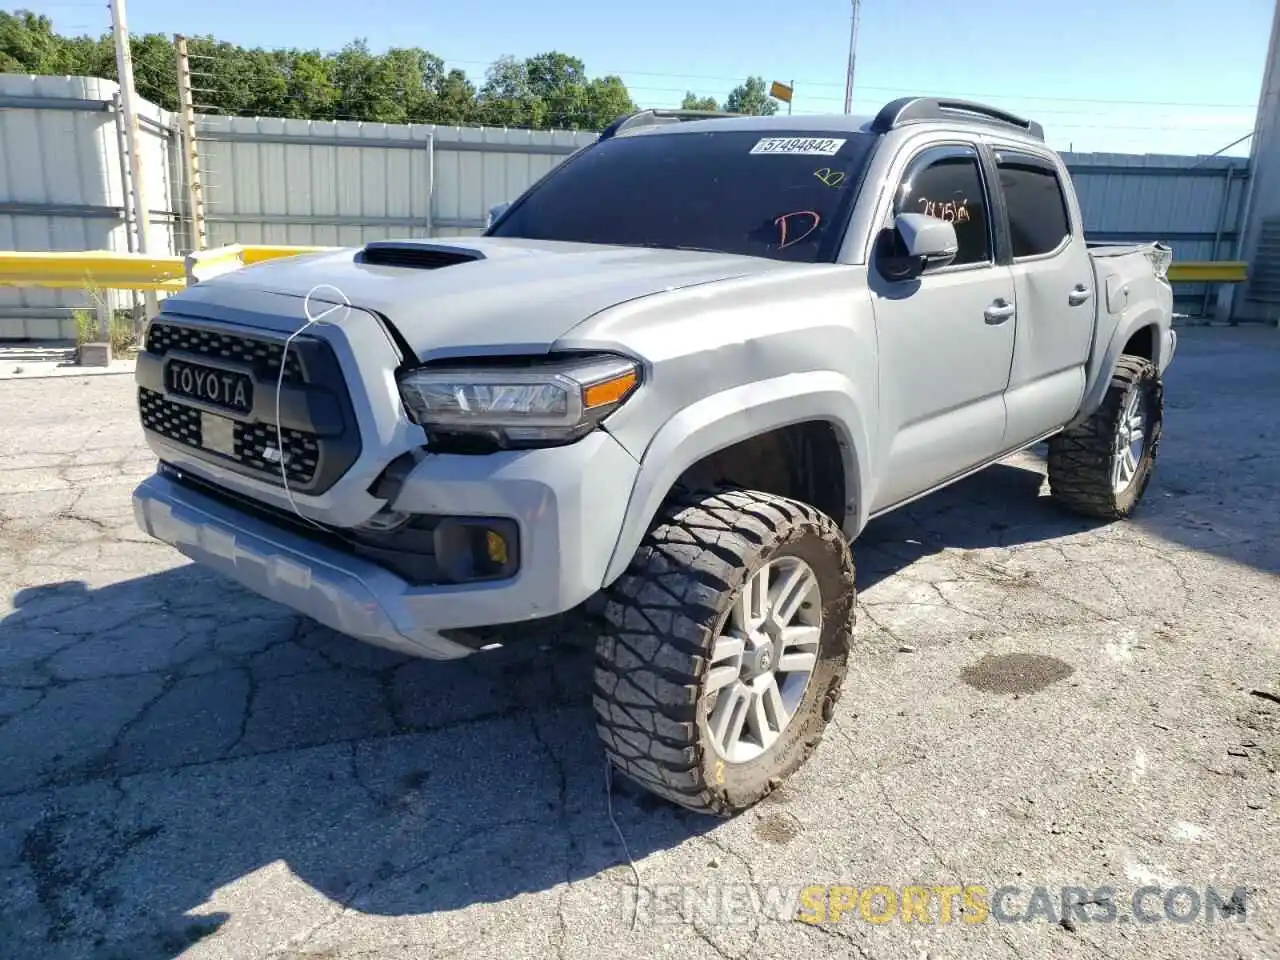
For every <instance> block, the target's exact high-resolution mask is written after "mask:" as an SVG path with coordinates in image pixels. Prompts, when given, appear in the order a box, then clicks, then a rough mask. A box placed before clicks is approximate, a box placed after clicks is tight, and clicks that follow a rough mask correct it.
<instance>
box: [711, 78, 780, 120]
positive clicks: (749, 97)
mask: <svg viewBox="0 0 1280 960" xmlns="http://www.w3.org/2000/svg"><path fill="white" fill-rule="evenodd" d="M724 108H725V110H727V111H728V112H729V113H745V114H749V115H751V116H759V117H771V116H773V115H774V114H775V113H777V112H778V101H776V100H774V99H773V98H772V97H770V96H769V92H768V88H767V87H765V85H764V78H763V77H747V80H746V82H745V83H743V84H741V85H740V86H737V87H734V88H733V90H731V91H730V92H729V96H728V98H726V99H725V102H724Z"/></svg>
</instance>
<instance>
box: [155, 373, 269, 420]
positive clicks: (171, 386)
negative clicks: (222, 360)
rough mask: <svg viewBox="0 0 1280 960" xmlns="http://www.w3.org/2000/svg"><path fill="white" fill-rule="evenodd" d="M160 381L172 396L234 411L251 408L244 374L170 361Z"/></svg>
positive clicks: (250, 388) (250, 385)
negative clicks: (163, 381) (162, 380)
mask: <svg viewBox="0 0 1280 960" xmlns="http://www.w3.org/2000/svg"><path fill="white" fill-rule="evenodd" d="M164 380H165V387H166V388H167V389H168V391H169V393H170V394H172V395H174V396H177V397H186V398H187V399H189V400H198V401H200V402H201V403H207V404H209V405H210V406H213V407H219V408H221V409H223V410H231V411H234V412H236V413H249V412H250V411H251V410H253V381H252V380H251V379H250V378H249V376H248V375H247V374H243V373H236V372H234V371H230V370H215V369H213V368H212V367H202V366H199V365H197V364H194V363H186V362H185V361H182V360H170V361H169V363H168V365H167V366H166V367H165V377H164Z"/></svg>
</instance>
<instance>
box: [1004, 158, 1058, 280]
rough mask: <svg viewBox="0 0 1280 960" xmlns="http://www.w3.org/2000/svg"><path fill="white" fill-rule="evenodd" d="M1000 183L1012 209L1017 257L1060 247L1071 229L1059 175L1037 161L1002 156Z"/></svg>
mask: <svg viewBox="0 0 1280 960" xmlns="http://www.w3.org/2000/svg"><path fill="white" fill-rule="evenodd" d="M997 166H998V167H999V170H1000V186H1001V188H1002V189H1003V190H1004V199H1005V206H1006V207H1008V210H1009V235H1010V239H1011V240H1012V241H1013V256H1014V259H1018V258H1019V257H1036V256H1039V255H1041V254H1044V253H1050V252H1051V251H1053V250H1056V249H1057V248H1058V247H1059V246H1060V245H1061V244H1062V241H1063V240H1065V239H1066V238H1067V237H1068V236H1069V235H1070V233H1071V220H1070V218H1069V217H1068V215H1067V198H1066V197H1065V196H1064V195H1063V192H1062V184H1061V183H1060V182H1059V180H1058V175H1057V173H1055V172H1054V171H1053V170H1051V169H1049V168H1048V167H1045V166H1041V165H1040V164H1038V163H1035V162H1021V161H1019V160H1017V159H1013V158H1009V157H1007V156H1002V157H999V158H998V160H997Z"/></svg>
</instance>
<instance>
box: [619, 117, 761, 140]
mask: <svg viewBox="0 0 1280 960" xmlns="http://www.w3.org/2000/svg"><path fill="white" fill-rule="evenodd" d="M737 116H740V114H737V113H724V112H722V111H719V110H638V111H636V112H635V113H629V114H626V115H625V116H621V117H619V118H618V119H617V120H615V121H613V123H611V124H609V126H607V127H605V128H604V130H602V131H601V132H600V139H601V140H608V139H609V138H610V137H616V136H617V135H618V134H619V133H621V132H622V131H623V130H630V129H632V128H633V127H652V126H657V125H659V124H665V123H683V122H685V121H688V120H716V119H719V118H723V117H737Z"/></svg>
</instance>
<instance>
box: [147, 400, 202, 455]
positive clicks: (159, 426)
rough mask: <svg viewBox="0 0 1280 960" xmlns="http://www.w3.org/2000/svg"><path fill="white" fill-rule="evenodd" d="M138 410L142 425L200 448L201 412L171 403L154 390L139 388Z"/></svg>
mask: <svg viewBox="0 0 1280 960" xmlns="http://www.w3.org/2000/svg"><path fill="white" fill-rule="evenodd" d="M138 409H139V411H141V413H142V425H143V426H144V427H145V428H146V429H148V430H154V431H155V432H156V433H158V434H160V435H161V436H164V437H168V438H169V439H170V440H173V441H175V442H177V443H185V444H186V445H187V446H189V447H198V446H200V411H199V410H193V409H192V408H191V407H184V406H182V404H180V403H170V402H169V401H168V400H166V399H165V398H164V397H163V396H161V395H160V394H158V393H156V392H155V391H154V390H147V389H146V388H139V390H138Z"/></svg>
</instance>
